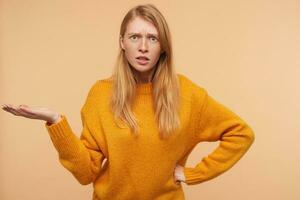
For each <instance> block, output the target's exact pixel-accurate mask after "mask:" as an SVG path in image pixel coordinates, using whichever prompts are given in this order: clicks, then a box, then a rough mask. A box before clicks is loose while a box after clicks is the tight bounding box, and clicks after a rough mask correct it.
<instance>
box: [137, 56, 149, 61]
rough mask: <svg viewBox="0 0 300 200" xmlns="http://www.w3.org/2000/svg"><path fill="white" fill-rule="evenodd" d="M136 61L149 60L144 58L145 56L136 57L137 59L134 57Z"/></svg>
mask: <svg viewBox="0 0 300 200" xmlns="http://www.w3.org/2000/svg"><path fill="white" fill-rule="evenodd" d="M136 59H138V60H150V59H149V58H148V57H146V56H138V57H136Z"/></svg>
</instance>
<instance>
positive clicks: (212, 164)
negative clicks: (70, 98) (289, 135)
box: [45, 74, 254, 200]
mask: <svg viewBox="0 0 300 200" xmlns="http://www.w3.org/2000/svg"><path fill="white" fill-rule="evenodd" d="M178 78H179V81H180V92H181V108H180V120H181V130H180V131H179V132H177V133H176V134H173V135H172V136H171V137H169V138H167V139H161V138H160V137H159V135H158V131H157V126H156V124H155V120H154V111H153V109H152V105H153V101H152V96H151V91H152V83H143V84H138V85H137V94H138V95H137V98H136V101H135V104H134V107H133V112H134V114H135V116H136V117H137V119H138V121H139V126H140V133H139V136H138V137H134V135H132V133H131V132H130V129H129V127H128V128H119V127H118V126H117V125H116V123H115V122H114V120H113V119H114V118H113V114H112V112H111V111H110V109H109V108H110V107H109V98H110V94H111V92H112V83H111V81H110V80H109V79H101V80H97V81H96V82H95V83H94V84H93V85H92V87H91V89H90V91H89V93H88V95H87V99H86V101H85V103H84V105H83V107H82V108H81V119H82V126H83V128H82V132H81V136H80V138H78V137H77V136H76V135H75V134H74V132H73V131H72V129H71V127H70V125H69V123H68V121H67V118H66V116H65V115H64V114H61V117H62V119H61V120H60V121H59V122H57V123H55V124H49V123H45V127H46V128H47V131H48V133H49V135H50V138H51V141H52V142H53V144H54V146H55V148H56V150H57V151H58V154H59V161H60V163H61V164H62V165H63V166H64V167H65V168H66V169H67V170H69V171H70V172H71V173H72V174H73V176H74V177H75V178H76V179H77V180H78V181H79V182H80V183H81V184H83V185H86V184H90V183H93V187H94V192H93V200H183V199H185V197H184V193H183V189H182V185H181V184H182V183H183V182H179V183H178V182H175V181H174V176H173V174H174V168H175V166H176V164H177V163H178V164H180V165H182V166H183V167H184V175H185V179H186V181H185V182H184V183H185V184H187V185H193V184H199V183H201V182H204V181H207V180H210V179H212V178H214V177H216V176H218V175H220V174H221V173H223V172H225V171H226V170H228V169H230V168H231V167H232V166H233V165H234V164H235V163H236V162H237V161H238V160H239V159H240V158H241V157H242V156H243V155H244V154H245V153H246V151H247V150H248V149H249V147H250V146H251V144H252V143H253V141H254V133H253V130H252V129H251V128H250V127H249V125H248V124H247V123H246V122H245V121H244V120H243V119H241V118H240V117H239V116H238V115H237V114H235V113H233V112H232V111H231V110H229V109H228V108H227V107H225V106H224V105H222V104H220V103H219V102H217V101H216V100H215V99H214V98H213V97H212V96H210V95H209V94H208V92H207V91H206V90H205V89H204V88H203V87H200V86H198V85H197V84H195V83H194V82H192V81H191V80H189V79H188V78H187V77H186V76H184V75H182V74H178ZM218 140H219V141H220V143H219V146H218V147H217V148H216V149H215V150H214V151H213V152H212V153H210V154H209V155H207V156H206V157H204V158H202V160H201V161H199V163H198V164H197V165H196V166H194V167H187V166H185V164H186V160H187V158H188V156H189V154H190V153H191V151H192V150H193V148H194V147H195V146H196V145H197V144H198V143H200V142H204V141H218Z"/></svg>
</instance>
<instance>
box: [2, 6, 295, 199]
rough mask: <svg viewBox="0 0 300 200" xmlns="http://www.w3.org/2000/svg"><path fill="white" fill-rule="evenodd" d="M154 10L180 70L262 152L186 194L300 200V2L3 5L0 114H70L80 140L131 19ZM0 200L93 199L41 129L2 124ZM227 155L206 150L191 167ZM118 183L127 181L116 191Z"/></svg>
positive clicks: (19, 120)
mask: <svg viewBox="0 0 300 200" xmlns="http://www.w3.org/2000/svg"><path fill="white" fill-rule="evenodd" d="M142 3H153V4H154V5H155V6H156V7H157V8H158V9H159V10H160V11H161V12H162V13H163V15H164V16H165V18H166V20H167V22H168V24H169V27H170V30H171V34H172V42H173V49H174V57H175V68H176V70H177V72H178V73H182V74H185V75H186V76H187V77H188V78H190V79H191V80H192V81H194V82H195V83H197V84H198V85H200V86H202V87H204V88H206V89H207V91H208V92H209V93H210V94H211V95H212V96H213V97H214V98H215V99H217V100H218V101H219V102H221V103H222V104H224V105H226V106H228V107H229V108H230V109H231V110H232V111H234V112H235V113H237V114H238V115H240V116H241V117H242V118H243V119H244V120H245V121H247V122H248V124H249V125H250V126H251V127H252V129H253V130H254V132H255V142H254V143H253V145H252V146H251V147H250V149H249V151H248V152H247V153H246V154H245V155H244V157H242V159H241V160H240V161H239V162H238V163H237V164H236V165H234V166H233V167H232V168H231V169H230V170H228V171H226V172H225V173H223V174H221V175H220V176H218V177H216V178H214V179H212V180H210V181H206V182H203V183H201V184H197V185H193V186H187V185H186V184H183V189H184V192H185V195H186V199H187V200H198V199H206V200H254V199H255V200H265V199H272V200H282V199H284V200H297V199H300V190H299V178H300V172H299V169H300V156H299V152H300V145H299V139H300V135H299V134H300V129H299V114H300V112H299V111H300V106H299V102H300V93H299V85H300V82H299V79H297V78H299V75H300V37H299V35H300V12H299V11H300V1H297V0H294V1H293V0H285V1H284V0H277V1H271V0H251V1H250V0H249V1H240V0H227V1H223V0H217V1H204V0H194V1H188V0H187V1H179V0H177V1H170V0H169V1H122V0H119V1H100V0H97V1H96V0H89V1H79V0H59V1H58V0H48V1H47V0H26V1H21V0H1V1H0V20H1V21H0V28H1V34H0V91H1V94H0V95H1V96H0V98H1V99H0V103H1V104H4V103H11V104H27V105H32V106H44V107H48V108H50V109H52V110H55V111H57V112H60V113H63V114H65V115H66V116H67V119H68V121H69V123H70V125H71V127H72V129H73V131H74V132H75V133H76V135H77V136H79V135H80V132H81V129H82V124H81V119H80V109H81V107H82V105H83V103H84V101H85V98H86V96H87V92H88V90H89V89H90V87H91V85H92V84H93V83H94V82H95V81H97V80H99V79H102V78H106V77H108V76H110V74H111V72H112V68H113V65H114V63H115V59H116V56H117V50H118V48H119V46H118V34H119V28H120V25H121V21H122V19H123V17H124V16H125V14H126V13H127V11H128V10H129V9H130V8H132V7H133V6H136V5H138V4H142ZM0 120H1V125H0V158H1V161H0V199H1V200H20V199H22V200H32V199H38V200H52V199H74V200H81V199H91V197H92V191H93V188H92V185H86V186H83V185H80V184H79V182H77V181H76V179H75V178H74V177H73V176H72V174H71V173H70V172H68V171H67V170H66V169H65V168H63V166H62V165H61V164H60V163H59V161H58V154H57V152H56V150H55V148H54V146H53V145H52V143H51V140H50V137H49V135H48V132H47V131H46V128H45V126H44V122H43V121H39V120H30V119H26V118H23V117H16V116H14V115H12V114H10V113H7V112H5V111H3V110H1V112H0ZM218 144H219V143H218V142H215V143H200V144H199V145H197V146H196V148H195V149H194V151H193V152H192V154H191V155H190V157H189V159H188V162H187V166H190V167H191V166H195V165H196V164H197V163H198V162H200V161H201V159H202V157H203V156H206V155H207V154H208V153H210V152H212V151H213V149H214V148H216V147H217V145H218ZM120 181H122V180H120Z"/></svg>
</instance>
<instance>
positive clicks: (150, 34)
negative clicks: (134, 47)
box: [127, 33, 158, 37]
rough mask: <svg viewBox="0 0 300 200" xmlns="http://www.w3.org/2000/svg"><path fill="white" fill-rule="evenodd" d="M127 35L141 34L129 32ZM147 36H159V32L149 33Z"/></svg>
mask: <svg viewBox="0 0 300 200" xmlns="http://www.w3.org/2000/svg"><path fill="white" fill-rule="evenodd" d="M127 35H129V36H130V35H141V34H140V33H128V34H127ZM147 36H155V37H158V35H157V34H154V33H147Z"/></svg>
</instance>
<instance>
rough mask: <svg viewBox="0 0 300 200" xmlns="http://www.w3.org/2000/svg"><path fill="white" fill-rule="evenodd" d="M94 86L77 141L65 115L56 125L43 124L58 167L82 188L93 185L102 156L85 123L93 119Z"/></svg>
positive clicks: (83, 110)
mask: <svg viewBox="0 0 300 200" xmlns="http://www.w3.org/2000/svg"><path fill="white" fill-rule="evenodd" d="M95 87H96V85H94V86H93V87H92V89H91V90H90V91H89V94H88V97H87V99H86V102H85V104H84V105H83V107H82V109H81V120H82V126H83V128H82V132H81V136H80V138H78V137H77V136H76V135H75V134H74V132H73V131H72V129H71V127H70V125H69V123H68V121H67V118H66V116H65V115H63V114H62V115H61V120H60V121H59V122H57V123H55V124H49V123H48V122H46V123H45V127H46V128H47V131H48V133H49V135H50V138H51V141H52V143H53V144H54V147H55V148H56V150H57V152H58V155H59V161H60V163H61V164H62V165H63V166H64V167H65V168H66V169H67V170H69V171H70V172H71V173H72V174H73V176H74V177H75V178H76V179H77V180H78V181H79V183H81V184H82V185H87V184H90V183H92V182H93V181H94V180H95V179H96V177H97V176H98V174H99V172H100V169H101V164H102V161H103V160H104V158H105V157H104V154H103V152H102V151H101V148H100V147H99V145H98V143H97V142H96V139H95V135H94V133H93V132H92V131H91V129H90V125H89V121H88V119H91V118H93V117H95V116H96V115H95V108H93V103H95V102H94V100H93V93H94V92H95Z"/></svg>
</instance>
